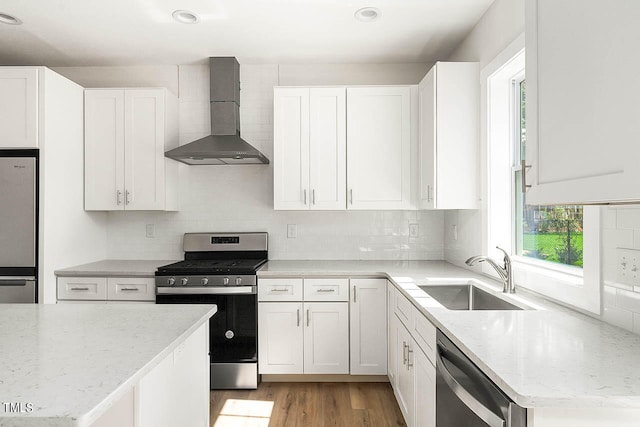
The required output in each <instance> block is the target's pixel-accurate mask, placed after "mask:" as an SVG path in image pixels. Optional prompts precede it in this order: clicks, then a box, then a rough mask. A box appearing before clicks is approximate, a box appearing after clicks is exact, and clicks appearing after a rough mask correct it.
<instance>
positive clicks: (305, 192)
mask: <svg viewBox="0 0 640 427" xmlns="http://www.w3.org/2000/svg"><path fill="white" fill-rule="evenodd" d="M302 193H303V194H304V196H303V198H304V204H305V205H306V204H307V189H306V188H305V189H304V190H303V191H302Z"/></svg>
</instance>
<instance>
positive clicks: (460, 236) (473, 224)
mask: <svg viewBox="0 0 640 427" xmlns="http://www.w3.org/2000/svg"><path fill="white" fill-rule="evenodd" d="M523 32H524V0H495V1H494V2H493V4H492V5H491V7H489V9H487V11H486V12H485V14H484V16H483V17H482V18H481V19H480V21H478V24H476V26H475V27H474V29H473V30H472V31H471V33H469V35H468V36H467V37H466V38H465V39H464V40H463V41H462V43H461V44H460V45H459V46H458V47H457V48H456V50H455V51H454V52H453V54H451V56H450V57H449V58H448V59H447V60H448V61H477V62H480V69H482V68H484V67H485V66H486V65H488V64H489V63H490V62H491V61H492V60H493V59H494V58H495V57H496V56H497V55H498V54H499V53H500V52H502V51H503V50H504V49H505V48H506V47H507V46H509V45H510V44H511V42H513V41H514V40H515V39H516V38H518V36H519V35H520V34H522V33H523ZM478 84H480V82H478ZM478 107H480V106H478ZM482 151H485V152H486V147H483V150H482ZM481 173H483V174H486V166H485V165H481ZM482 197H483V198H486V191H485V192H484V193H483V195H482ZM482 206H483V208H482V209H479V210H475V211H472V210H465V211H462V210H460V211H448V212H447V213H446V214H445V227H444V228H445V229H444V255H445V259H446V260H447V261H449V262H451V263H453V264H456V265H460V266H464V261H465V260H466V259H467V258H469V257H470V256H473V255H477V254H481V253H484V252H486V250H485V248H483V247H482V230H483V227H485V224H484V221H483V217H484V215H485V212H486V201H483V203H482ZM454 226H455V227H456V228H457V240H455V239H454V233H453V227H454Z"/></svg>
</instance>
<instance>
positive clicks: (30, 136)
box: [0, 67, 44, 148]
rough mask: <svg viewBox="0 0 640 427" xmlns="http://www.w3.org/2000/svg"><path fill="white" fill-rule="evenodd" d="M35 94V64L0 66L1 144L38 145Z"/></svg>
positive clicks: (10, 146) (7, 146) (36, 80)
mask: <svg viewBox="0 0 640 427" xmlns="http://www.w3.org/2000/svg"><path fill="white" fill-rule="evenodd" d="M38 98H39V96H38V68H37V67H0V129H2V139H1V140H0V141H1V142H0V144H1V147H0V148H38V129H39V127H38V108H39V105H40V104H39V102H38ZM43 102H44V101H43Z"/></svg>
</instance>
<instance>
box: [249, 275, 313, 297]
mask: <svg viewBox="0 0 640 427" xmlns="http://www.w3.org/2000/svg"><path fill="white" fill-rule="evenodd" d="M258 301H302V279H261V278H258Z"/></svg>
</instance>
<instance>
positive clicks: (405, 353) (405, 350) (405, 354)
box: [402, 341, 407, 365]
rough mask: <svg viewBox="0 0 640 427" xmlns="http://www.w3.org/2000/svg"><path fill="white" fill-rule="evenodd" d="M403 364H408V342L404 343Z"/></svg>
mask: <svg viewBox="0 0 640 427" xmlns="http://www.w3.org/2000/svg"><path fill="white" fill-rule="evenodd" d="M402 364H403V365H406V364H407V342H406V341H402Z"/></svg>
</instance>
